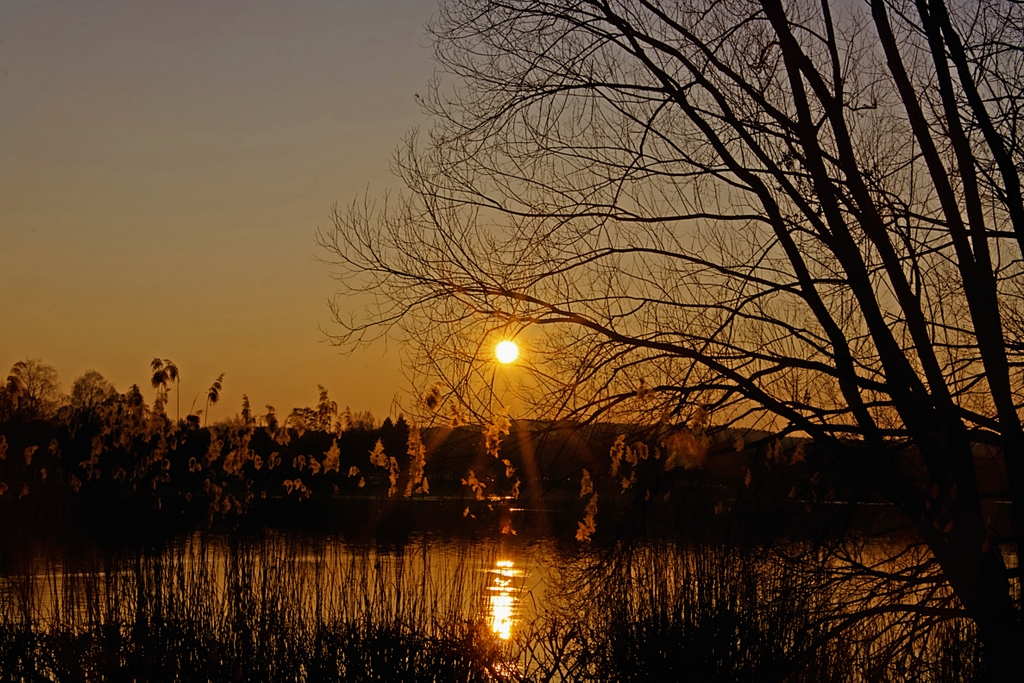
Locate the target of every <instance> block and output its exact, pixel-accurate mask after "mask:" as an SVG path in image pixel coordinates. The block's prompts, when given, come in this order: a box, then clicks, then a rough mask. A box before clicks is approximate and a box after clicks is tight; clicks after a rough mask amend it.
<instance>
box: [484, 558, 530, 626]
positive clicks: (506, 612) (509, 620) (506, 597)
mask: <svg viewBox="0 0 1024 683" xmlns="http://www.w3.org/2000/svg"><path fill="white" fill-rule="evenodd" d="M512 567H513V563H512V562H511V561H509V560H499V561H498V562H497V563H495V568H494V569H491V570H490V571H489V573H490V574H491V582H490V585H488V586H487V593H488V594H487V608H488V609H487V611H488V616H489V617H490V622H491V631H493V632H494V634H495V635H497V636H498V637H499V638H501V639H502V640H508V639H509V638H511V637H512V624H513V623H514V622H515V616H516V603H517V602H518V599H517V598H518V596H517V595H516V594H517V592H518V588H519V587H518V586H516V585H514V579H515V578H516V577H518V576H521V575H522V573H521V572H519V571H518V570H516V569H513V568H512Z"/></svg>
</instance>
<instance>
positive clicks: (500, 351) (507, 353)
mask: <svg viewBox="0 0 1024 683" xmlns="http://www.w3.org/2000/svg"><path fill="white" fill-rule="evenodd" d="M494 355H495V356H497V357H498V362H499V363H501V364H502V365H508V364H509V363H514V362H515V360H516V358H519V347H518V346H516V343H515V342H514V341H509V340H508V339H506V340H505V341H503V342H498V345H497V346H496V347H495V348H494Z"/></svg>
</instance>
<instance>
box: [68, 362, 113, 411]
mask: <svg viewBox="0 0 1024 683" xmlns="http://www.w3.org/2000/svg"><path fill="white" fill-rule="evenodd" d="M116 396H117V391H116V390H115V389H114V386H113V385H112V384H111V383H110V382H108V381H107V380H106V378H104V377H103V375H101V374H100V373H98V372H96V371H95V370H87V371H86V372H85V373H84V374H83V375H82V376H81V377H79V378H78V379H76V380H75V381H74V383H72V385H71V409H72V410H73V411H75V412H76V413H78V412H83V413H86V414H88V415H94V414H95V413H96V410H97V409H98V408H99V407H100V406H102V405H103V404H104V403H106V402H107V401H109V400H111V399H113V398H114V397H116Z"/></svg>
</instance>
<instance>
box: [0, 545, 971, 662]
mask: <svg viewBox="0 0 1024 683" xmlns="http://www.w3.org/2000/svg"><path fill="white" fill-rule="evenodd" d="M496 548H497V546H496V545H493V544H490V545H486V544H485V545H484V546H482V547H476V548H474V547H472V546H470V545H469V544H467V543H463V544H460V545H448V546H445V548H444V550H443V552H442V551H440V550H439V549H438V547H437V546H435V545H432V544H431V543H430V542H428V541H427V540H421V541H418V542H415V543H412V544H409V545H406V546H401V547H395V548H390V549H389V548H386V547H376V546H367V545H348V544H344V543H341V542H338V541H335V540H332V539H329V538H324V537H318V538H308V537H307V538H300V537H298V536H295V535H277V534H268V535H265V536H261V537H258V538H248V539H231V538H226V537H222V536H213V535H207V534H193V535H190V536H181V537H177V538H175V539H173V540H171V541H169V542H167V543H165V544H163V545H161V546H159V547H151V548H149V549H145V548H138V549H133V550H120V551H105V552H99V551H96V552H88V553H84V554H79V555H78V556H77V557H74V558H71V557H63V558H61V559H60V561H57V560H55V559H52V555H51V559H49V560H42V559H40V558H35V559H31V558H29V559H26V560H25V561H23V562H21V563H20V564H18V565H8V570H9V573H8V575H7V576H5V577H4V578H3V579H0V672H2V673H3V677H4V678H5V679H9V680H32V681H37V680H45V681H82V680H88V681H93V680H96V681H122V680H151V681H163V680H298V681H321V680H352V681H363V680H367V681H369V680H380V681H384V680H403V681H496V680H509V681H552V680H553V681H613V680H622V681H645V680H649V681H664V680H734V681H745V680H749V681H754V680H757V681H766V680H767V681H771V680H792V681H850V680H865V681H868V680H870V681H876V680H894V681H895V680H908V679H913V680H936V681H956V680H973V679H976V678H978V677H980V676H981V673H982V671H981V669H980V662H981V659H980V657H981V653H980V651H979V649H978V646H977V644H976V639H975V638H974V635H973V632H972V631H971V630H970V628H969V627H968V626H967V625H966V622H961V621H956V620H940V621H935V622H934V623H931V624H930V626H929V627H928V628H920V623H919V622H916V621H913V620H904V621H901V620H900V619H899V618H896V617H894V616H893V615H891V614H888V613H880V614H876V615H873V616H866V617H865V618H862V619H852V618H849V617H850V615H852V614H853V613H854V612H855V611H856V609H861V610H864V609H865V608H866V607H868V608H869V607H870V605H871V604H872V602H871V601H872V597H871V595H872V591H877V590H878V586H875V585H874V584H871V585H869V584H870V582H869V581H868V582H866V583H864V584H863V585H861V586H858V587H856V588H852V589H851V588H849V582H848V581H847V582H845V583H844V584H843V585H844V586H847V588H846V589H845V590H856V591H857V595H853V594H850V593H847V594H840V593H837V588H836V585H837V584H835V583H834V582H833V577H834V572H830V571H824V570H823V565H820V564H819V568H820V569H821V571H812V570H810V569H808V567H810V566H811V565H810V564H809V563H808V561H807V558H806V557H801V559H800V562H793V561H790V560H789V559H788V558H787V557H785V556H783V555H781V554H779V553H773V552H765V551H763V550H752V549H730V548H728V547H726V546H724V545H721V544H718V545H714V544H701V545H688V546H682V545H674V544H668V543H644V544H634V545H630V546H619V547H616V548H614V549H611V550H607V551H605V552H602V553H595V554H593V555H591V556H589V557H579V556H571V557H570V556H566V558H565V561H564V562H562V563H561V564H560V565H559V566H558V568H557V569H552V570H551V571H550V573H549V574H548V575H547V577H546V578H547V581H548V588H547V590H546V591H545V592H544V593H543V594H533V595H526V596H523V597H524V600H523V603H522V605H521V609H520V616H521V620H520V621H519V622H518V623H517V624H516V625H515V627H514V628H513V632H512V638H511V639H509V640H501V639H500V638H498V637H497V636H496V635H495V634H494V633H493V632H492V630H491V628H490V626H489V624H488V622H487V615H486V612H485V609H484V605H485V601H484V600H483V599H482V596H483V591H484V589H485V587H486V583H487V572H486V570H487V569H488V568H489V567H492V566H493V563H494V561H495V560H496V559H497V558H498V555H497V554H496ZM544 552H550V548H545V550H544ZM800 567H802V568H803V569H799V568H800ZM847 621H848V623H847ZM915 624H916V625H917V626H915ZM839 626H843V628H842V630H838V629H839Z"/></svg>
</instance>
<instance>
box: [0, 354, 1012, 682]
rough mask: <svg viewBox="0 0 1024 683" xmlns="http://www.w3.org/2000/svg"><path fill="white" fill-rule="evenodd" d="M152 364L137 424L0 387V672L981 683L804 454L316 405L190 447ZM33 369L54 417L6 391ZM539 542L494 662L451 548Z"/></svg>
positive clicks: (131, 409)
mask: <svg viewBox="0 0 1024 683" xmlns="http://www.w3.org/2000/svg"><path fill="white" fill-rule="evenodd" d="M169 364H170V365H171V366H172V367H174V366H173V364H171V363H170V362H169V361H162V362H161V363H160V364H159V367H158V364H157V362H156V361H154V365H153V368H154V379H153V387H154V388H156V389H157V399H156V401H155V402H154V404H153V405H147V403H146V402H145V400H144V399H143V397H142V393H141V391H140V390H139V388H138V387H137V386H133V387H132V388H131V389H129V390H128V391H127V392H125V393H118V392H117V391H115V390H114V389H113V387H110V386H109V384H106V383H105V380H103V379H102V377H99V376H98V374H97V373H87V374H86V376H83V378H80V379H79V380H76V382H75V386H74V387H73V390H72V395H71V396H70V397H66V398H62V397H60V396H59V394H58V393H57V392H56V387H57V385H56V373H55V371H52V368H49V369H48V366H43V365H42V364H41V363H40V362H38V361H27V362H25V363H22V364H20V365H21V367H20V368H19V366H18V365H16V366H15V368H14V369H12V373H11V375H10V376H9V378H8V381H7V384H6V387H5V389H4V391H2V392H0V490H2V495H0V518H2V519H3V521H4V523H3V525H2V530H0V542H2V545H0V551H2V554H0V671H2V672H4V675H5V676H10V677H11V678H12V679H13V680H20V679H24V680H29V679H31V680H53V681H65V680H67V681H71V680H74V681H79V680H132V679H139V678H145V679H149V680H190V679H195V678H196V677H199V678H205V679H210V680H269V679H277V680H282V679H285V678H287V679H290V680H291V679H294V680H310V681H313V680H339V679H340V680H395V677H399V678H401V679H402V680H510V681H511V680H516V681H518V680H524V681H525V680H658V679H663V677H664V676H669V677H673V676H682V675H684V674H685V675H687V676H697V677H698V678H701V677H702V676H703V679H704V680H712V679H715V678H720V679H730V680H795V681H805V680H806V681H820V680H858V679H860V680H901V679H903V678H906V677H908V676H909V677H913V678H916V679H917V680H943V681H944V680H980V678H981V677H982V676H983V672H984V657H983V651H982V648H981V646H980V645H979V642H978V639H977V636H976V633H975V630H974V628H973V626H972V625H971V622H970V621H969V620H967V619H965V618H964V616H963V612H962V610H961V609H960V607H959V605H958V604H957V602H956V600H955V599H954V598H953V597H952V595H951V592H950V590H949V587H948V585H947V584H946V582H945V580H944V579H943V577H942V576H941V574H940V573H939V572H938V570H937V569H936V566H935V563H934V560H933V559H932V558H930V556H929V555H928V553H927V552H926V551H925V550H923V544H921V542H920V540H919V539H917V538H916V537H915V536H914V534H913V533H912V532H911V531H909V530H908V529H907V528H906V525H905V523H904V521H903V520H902V519H901V517H900V516H899V514H898V513H897V512H896V510H895V509H894V508H892V507H891V506H887V505H884V504H882V503H881V502H880V501H881V497H880V496H879V495H877V493H874V492H873V491H872V490H871V488H870V487H869V486H867V484H866V483H865V482H864V481H861V480H859V479H857V477H856V476H854V474H853V473H849V472H845V471H844V470H843V469H842V468H841V467H838V466H837V465H836V463H835V462H834V461H832V460H831V459H830V456H829V454H828V453H827V452H826V451H824V450H823V449H820V448H818V447H816V446H815V444H813V443H811V442H809V441H807V440H801V439H793V438H789V439H775V438H774V437H772V435H770V434H768V433H764V432H760V433H755V432H745V433H740V432H738V431H737V430H730V431H728V432H718V433H716V432H715V431H714V430H713V429H711V428H710V426H709V425H708V424H706V423H705V424H687V425H683V426H681V427H678V428H675V429H669V428H666V427H665V426H664V425H658V426H655V427H653V428H646V429H642V428H640V427H636V426H630V425H615V424H591V425H576V424H567V423H557V422H540V421H522V420H510V419H508V417H507V416H505V415H504V414H498V415H496V416H494V417H493V418H492V422H490V423H484V424H479V425H471V424H465V423H464V420H459V419H455V416H452V417H448V416H445V417H444V418H437V419H435V420H434V422H433V424H430V423H429V422H427V423H426V424H425V425H422V426H421V425H419V424H413V423H411V422H410V421H407V420H406V419H405V418H404V417H401V416H400V417H398V418H397V419H395V420H391V419H390V418H389V419H386V420H384V421H382V422H377V421H376V420H375V419H374V418H373V417H372V415H370V414H368V413H360V414H352V413H351V412H350V411H349V410H348V409H347V408H346V409H343V410H339V409H338V406H337V404H336V403H334V402H333V401H332V400H331V399H330V397H329V395H328V392H327V390H325V389H324V388H323V387H321V390H320V397H319V401H318V403H317V405H315V406H312V407H309V408H297V409H295V410H293V411H292V412H291V413H290V414H289V415H288V416H287V417H285V418H278V416H277V414H276V411H274V410H273V409H272V408H271V407H269V406H268V407H267V411H266V412H265V413H264V414H262V415H256V414H254V412H253V411H252V409H251V406H249V404H248V400H245V401H244V403H243V405H242V409H241V411H240V412H239V413H238V414H237V415H235V416H234V417H232V418H229V419H222V420H220V421H218V422H216V423H211V424H207V425H204V424H201V423H200V417H201V416H200V414H198V413H197V412H193V411H192V410H190V411H188V414H187V415H186V416H185V417H184V418H182V419H173V418H171V417H169V416H168V415H167V412H168V406H170V405H171V404H170V402H169V400H168V398H169V392H170V388H171V387H172V386H173V381H174V380H175V379H176V378H177V368H176V367H174V371H173V373H168V372H167V370H166V369H167V366H168V365H169ZM19 373H20V374H19ZM161 373H164V374H161ZM40 374H42V375H51V377H50V384H49V387H50V391H49V394H48V393H47V391H46V390H45V387H44V390H40V388H39V383H38V381H37V382H36V384H35V386H34V387H33V386H32V383H31V381H33V377H32V376H29V377H28V378H27V379H26V377H25V376H26V375H34V376H36V379H38V375H40ZM171 374H173V375H174V379H172V377H171ZM85 380H88V381H85ZM222 381H223V376H221V377H220V378H218V379H217V381H216V383H215V384H214V386H212V387H211V390H210V392H209V394H208V396H207V399H208V403H207V406H206V407H205V409H204V410H205V411H206V412H205V414H206V415H208V414H209V408H210V405H213V404H216V403H217V400H218V399H219V391H220V389H221V383H222ZM44 384H45V383H44ZM84 384H88V386H84ZM86 389H88V391H86ZM33 392H34V393H33ZM83 397H85V398H83ZM427 401H429V395H428V396H427ZM427 407H428V408H429V404H428V405H427ZM997 512H998V511H997ZM541 538H543V539H549V540H551V542H554V543H555V544H556V546H555V547H556V548H557V552H554V553H553V554H554V555H557V558H552V562H553V565H554V566H555V569H553V570H552V573H551V576H550V577H548V578H549V580H550V581H551V582H552V586H551V588H553V590H547V591H545V599H544V603H543V604H542V605H537V606H535V607H534V609H532V610H531V615H530V618H529V619H528V620H522V621H520V622H519V623H517V626H516V629H515V630H514V632H513V636H512V637H511V638H510V639H509V640H503V639H501V638H496V636H495V634H494V632H493V631H492V630H491V629H489V628H487V624H486V623H485V620H484V616H483V612H482V611H481V609H480V596H481V595H482V594H484V593H483V591H486V590H487V588H486V586H485V585H483V584H482V583H481V582H482V581H484V575H483V574H481V573H480V571H479V570H478V569H479V567H478V565H479V563H480V558H479V557H477V556H476V555H473V554H472V553H471V552H470V551H468V550H466V548H469V547H471V546H472V544H473V543H477V544H480V543H483V545H484V546H487V543H492V545H491V546H487V547H491V548H492V549H493V547H494V546H493V543H495V542H500V541H501V540H502V539H505V540H506V541H509V540H514V539H518V540H520V541H522V542H524V543H525V542H527V541H528V540H530V539H534V540H536V539H541ZM444 539H448V540H449V541H451V540H452V539H457V540H458V541H459V543H460V544H461V545H459V546H458V547H460V548H462V549H463V550H460V551H459V553H456V557H455V559H454V560H452V559H451V558H450V557H448V556H444V557H442V558H441V559H438V556H437V555H436V553H435V554H433V555H432V554H431V551H430V550H429V549H430V547H431V546H432V544H433V545H436V544H437V543H439V542H441V541H443V540H444ZM495 539H497V541H496V540H495ZM879 548H885V549H886V551H885V552H879V551H878V549H879ZM492 552H493V550H492ZM83 556H85V557H87V558H88V561H87V562H84V563H83V561H82V557H83ZM301 558H305V560H303V559H301ZM382 558H383V559H382ZM490 559H493V558H490ZM556 559H557V561H555V560H556ZM417 562H418V563H419V564H417ZM438 562H440V563H441V566H442V567H443V571H441V570H438V569H436V566H435V567H434V568H432V563H433V565H437V563H438ZM446 563H451V564H450V565H449V564H446ZM474 563H475V564H474ZM474 567H476V568H475V569H474ZM438 571H441V573H442V574H443V575H444V576H445V577H446V578H445V580H444V581H442V582H440V583H436V582H434V579H430V578H429V577H431V576H432V575H433V574H437V572H438ZM432 572H433V574H432ZM432 582H433V583H432ZM47 586H48V588H47ZM57 586H59V590H58V589H57V588H56V587H57ZM47 591H48V592H47ZM44 593H45V594H46V595H48V596H49V597H48V598H46V599H45V600H44V599H43V598H42V597H41V596H42V595H43V594H44ZM44 603H45V609H44V608H43V607H41V605H44ZM44 615H45V616H44Z"/></svg>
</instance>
